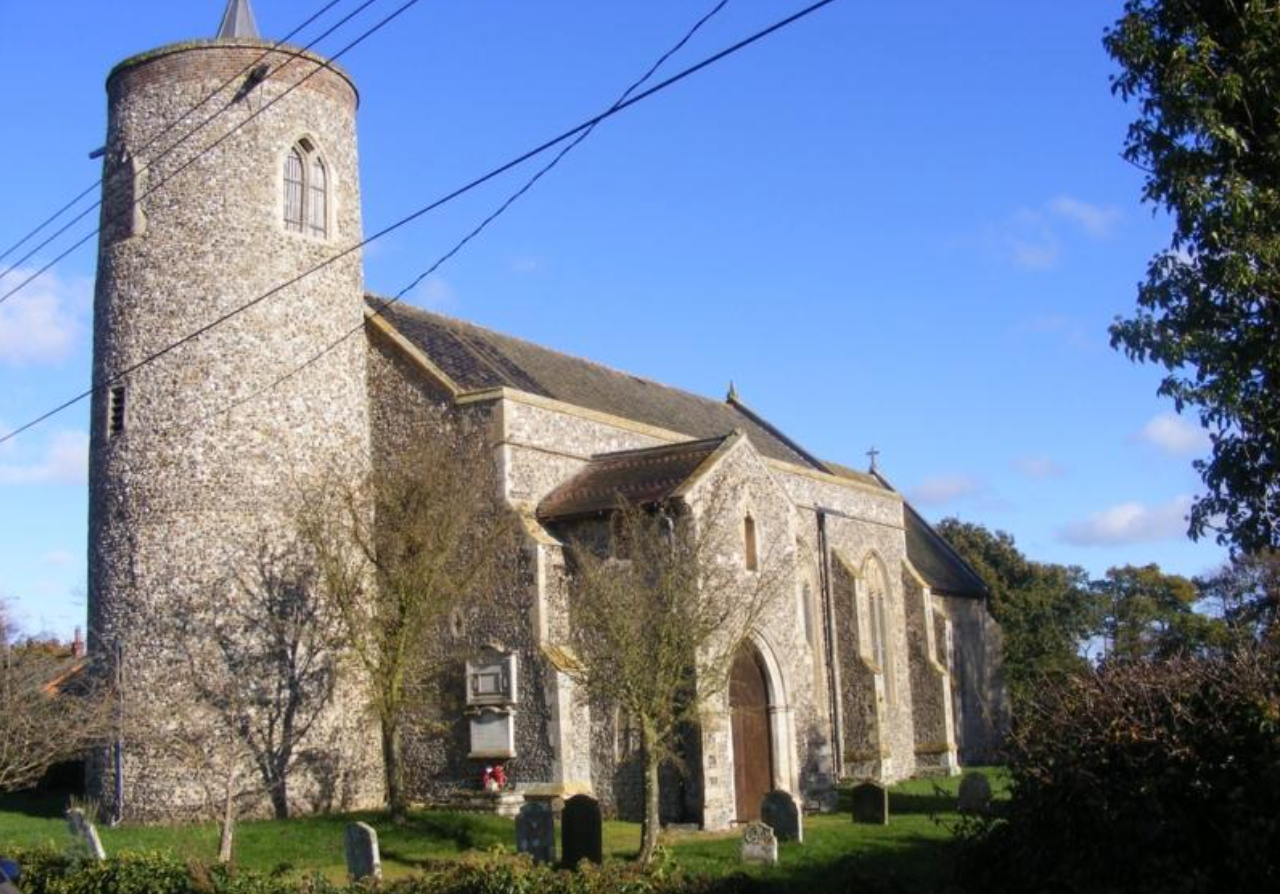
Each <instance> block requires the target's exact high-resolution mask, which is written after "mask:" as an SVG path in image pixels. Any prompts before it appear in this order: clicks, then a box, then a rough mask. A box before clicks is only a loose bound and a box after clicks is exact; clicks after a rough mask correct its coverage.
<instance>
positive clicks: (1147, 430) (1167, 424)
mask: <svg viewBox="0 0 1280 894" xmlns="http://www.w3.org/2000/svg"><path fill="white" fill-rule="evenodd" d="M1137 437H1138V439H1139V440H1142V441H1146V442H1147V443H1148V444H1154V445H1155V446H1156V447H1159V448H1160V449H1161V450H1163V451H1164V452H1165V453H1169V454H1172V455H1173V456H1185V455H1187V454H1189V453H1200V452H1203V451H1205V450H1208V449H1209V435H1208V434H1207V433H1206V432H1205V430H1204V429H1202V428H1200V427H1199V426H1198V425H1195V424H1194V423H1191V422H1188V421H1187V420H1186V419H1184V418H1182V417H1181V416H1179V415H1178V414H1177V413H1161V414H1160V415H1159V416H1153V417H1152V418H1151V419H1150V421H1148V422H1147V424H1146V425H1144V426H1143V427H1142V431H1140V432H1138V435H1137Z"/></svg>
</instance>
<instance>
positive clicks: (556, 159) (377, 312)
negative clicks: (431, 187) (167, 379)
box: [194, 0, 729, 425]
mask: <svg viewBox="0 0 1280 894" xmlns="http://www.w3.org/2000/svg"><path fill="white" fill-rule="evenodd" d="M728 2H729V0H720V2H719V3H717V4H716V5H715V6H714V7H712V9H711V11H710V12H708V13H707V14H706V15H704V16H703V17H702V18H700V19H698V21H697V22H695V23H694V25H693V27H692V28H690V29H689V30H688V31H687V32H686V33H685V35H684V36H683V37H682V38H680V40H679V41H678V42H677V43H676V45H675V46H673V47H672V48H671V49H669V50H667V52H665V53H663V54H662V56H660V57H659V58H658V61H656V62H655V63H653V65H651V66H650V67H649V70H648V71H646V72H645V73H644V74H643V75H641V77H640V78H639V79H638V80H636V81H635V82H633V83H632V84H631V85H630V86H629V87H627V89H626V90H624V91H623V92H622V95H621V96H619V97H618V99H617V100H616V101H615V102H614V104H613V105H612V106H610V107H609V111H608V112H606V113H605V115H603V116H600V117H598V118H596V119H595V120H593V121H592V122H591V123H590V124H588V125H587V126H586V127H585V128H583V129H582V130H581V131H580V132H578V135H577V136H576V137H574V138H573V139H572V140H571V141H570V142H569V143H568V144H567V145H565V146H563V147H562V148H561V149H560V151H559V152H557V153H556V154H555V156H553V157H552V159H551V161H549V162H547V163H546V164H545V165H543V166H542V167H541V168H539V169H538V170H537V171H536V172H535V173H534V174H533V176H532V177H530V178H529V179H528V180H526V181H525V182H524V184H523V185H522V186H521V187H520V188H519V189H517V190H516V191H515V192H513V193H512V194H511V195H510V196H508V197H507V198H506V200H505V201H503V202H502V204H501V205H499V206H498V207H497V208H496V209H494V211H493V212H492V213H490V214H489V216H488V217H486V218H485V219H484V220H482V221H480V223H479V224H477V225H476V226H475V227H474V228H473V229H472V230H471V231H470V232H469V233H467V235H465V236H463V237H462V238H461V239H460V240H458V242H456V243H455V244H454V246H453V247H452V248H450V249H449V250H448V251H447V252H445V253H444V254H443V255H441V256H440V257H439V258H437V259H436V261H435V263H433V264H432V265H431V266H429V267H427V269H425V270H423V271H422V272H421V273H419V274H418V275H417V276H416V277H414V279H413V280H412V281H411V282H410V283H409V284H408V285H406V286H405V287H404V288H403V289H401V290H400V291H398V292H396V293H395V295H393V296H392V297H391V298H388V299H381V300H380V302H379V304H378V307H377V308H375V309H374V311H373V316H375V317H378V316H382V313H383V311H385V310H387V309H388V308H390V307H391V306H392V305H394V304H397V303H399V301H400V300H401V299H402V298H404V296H405V295H407V294H408V293H409V292H411V291H413V289H414V288H415V287H416V286H417V285H418V283H420V282H422V281H423V280H424V279H426V278H427V277H428V276H430V275H431V274H433V273H435V272H436V271H437V270H439V269H440V268H441V267H442V266H444V264H445V263H446V262H448V261H449V260H450V259H451V258H452V257H453V256H454V255H456V254H457V253H458V252H460V251H462V249H463V248H464V247H466V245H467V243H469V242H470V241H471V240H472V239H474V238H476V237H477V236H479V235H480V234H481V233H482V232H483V231H484V230H485V228H487V227H488V226H489V224H491V223H493V222H494V221H495V220H497V219H498V218H499V217H501V216H502V214H503V213H505V212H506V210H507V209H508V208H510V207H511V206H512V205H514V204H515V203H516V202H517V201H518V200H519V199H520V198H521V197H522V196H523V195H524V194H525V193H527V192H528V191H529V190H530V189H532V188H533V186H534V184H536V183H537V182H538V181H539V180H541V179H542V178H543V177H544V176H545V175H546V174H547V173H549V172H550V171H551V169H552V168H554V167H555V166H556V165H558V164H559V163H560V161H561V160H562V159H563V158H564V157H565V156H566V155H568V154H569V153H570V152H572V151H573V150H574V149H575V148H576V147H577V146H578V145H579V144H580V143H582V141H583V140H585V139H586V138H587V137H589V136H591V133H592V131H594V130H595V129H596V126H597V125H599V124H600V122H601V121H603V120H604V119H605V117H607V116H608V115H610V114H612V113H614V112H616V111H617V110H618V109H619V108H620V107H621V106H622V104H623V103H625V102H626V101H627V100H628V99H629V98H630V97H631V95H632V94H633V93H635V92H636V91H637V90H639V89H640V88H641V87H643V86H644V85H645V84H646V83H647V82H648V81H649V79H650V78H652V77H653V75H654V74H655V73H656V72H657V71H658V69H659V68H661V67H662V65H663V64H664V63H665V62H666V61H667V60H668V59H670V58H671V57H672V56H673V55H675V54H676V53H677V52H679V51H680V50H681V49H682V48H683V47H684V45H685V44H687V43H688V42H689V41H690V40H692V39H693V36H694V35H695V34H697V33H698V31H699V30H701V29H702V26H703V25H705V24H706V23H707V22H709V21H710V20H711V19H712V18H713V17H715V15H716V14H717V13H719V12H720V10H722V9H724V7H725V5H726V4H727V3H728ZM548 148H549V147H548ZM364 326H365V321H364V320H361V321H360V323H359V324H358V325H356V326H354V327H352V328H351V329H349V330H347V331H346V332H344V333H343V334H342V335H340V336H339V337H338V338H337V339H335V340H334V341H332V342H330V343H329V344H328V345H326V346H325V347H323V348H321V349H320V350H319V351H318V352H317V353H315V354H313V355H312V356H311V357H309V358H308V359H307V360H305V361H304V362H303V363H302V364H300V365H299V366H296V367H294V368H293V369H291V370H289V371H288V372H286V373H284V374H283V375H281V376H279V377H278V378H276V379H274V380H272V381H271V382H269V383H268V384H267V385H266V386H264V387H262V388H260V389H258V390H257V391H254V392H251V393H250V394H248V395H246V396H244V397H242V398H240V399H239V400H236V401H233V402H231V403H230V404H228V405H227V406H225V407H223V408H221V409H219V410H216V411H214V412H213V413H210V414H209V415H208V416H206V417H203V418H201V419H198V420H195V423H194V424H197V425H198V424H200V423H201V422H204V421H205V420H206V419H212V418H214V417H216V416H221V415H223V414H225V413H230V412H233V411H234V410H236V409H238V408H239V407H241V406H243V405H244V404H247V403H249V402H250V401H252V400H255V399H257V398H258V397H261V396H262V395H263V394H265V393H266V392H268V391H271V390H272V389H274V388H276V387H277V386H279V385H282V384H284V383H285V382H287V381H288V380H289V379H292V378H293V377H294V376H296V375H298V374H299V373H301V372H302V371H303V370H305V369H307V368H309V367H311V366H313V365H314V364H316V363H318V362H319V361H320V359H321V358H323V357H325V356H326V355H328V354H329V353H331V352H332V351H334V350H335V349H336V348H337V347H338V346H339V345H341V344H342V343H343V342H345V341H346V340H347V339H349V338H351V337H352V336H353V335H356V334H357V333H359V332H361V331H362V330H363V329H364Z"/></svg>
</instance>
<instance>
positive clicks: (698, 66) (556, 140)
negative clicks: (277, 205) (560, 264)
mask: <svg viewBox="0 0 1280 894" xmlns="http://www.w3.org/2000/svg"><path fill="white" fill-rule="evenodd" d="M834 2H835V0H817V2H815V3H812V4H810V5H809V6H806V7H804V8H803V9H801V10H800V11H798V12H795V13H792V14H791V15H789V16H787V17H786V18H784V19H780V20H778V21H777V22H774V23H773V24H772V25H769V26H767V27H765V28H762V29H760V30H759V31H756V32H755V33H753V34H751V35H750V36H748V37H745V38H743V39H742V40H739V41H738V42H737V43H734V44H731V45H730V46H728V47H725V48H724V49H722V50H720V51H718V52H716V53H713V54H712V55H710V56H707V57H706V58H704V59H703V60H702V61H700V62H697V63H695V64H693V65H690V66H689V67H687V68H684V69H682V70H681V71H679V72H677V73H676V74H674V75H672V76H671V77H669V78H666V79H665V80H663V81H660V82H658V83H657V84H654V85H653V86H652V87H649V88H648V89H646V90H644V91H642V92H640V93H637V94H634V95H633V96H631V97H630V98H628V99H627V100H625V101H623V102H619V103H615V104H614V105H613V106H612V107H610V108H609V109H607V110H606V111H604V112H601V113H600V114H598V115H596V116H594V117H592V118H588V119H587V120H586V121H584V122H582V123H581V124H579V125H577V126H576V127H572V128H570V129H569V130H566V131H564V132H563V133H561V134H560V135H559V136H556V137H552V138H551V139H549V140H547V141H546V142H544V143H542V144H540V145H539V146H536V147H535V148H533V149H530V150H529V151H527V152H525V153H523V154H522V155H519V156H517V157H516V158H514V159H512V160H511V161H508V162H506V163H504V164H502V165H500V166H498V167H496V168H494V169H492V170H490V171H489V172H488V173H486V174H483V175H481V176H479V177H477V178H476V179H474V180H472V181H471V182H470V183H467V184H466V185H464V186H460V187H458V188H457V189H455V190H453V191H452V192H450V193H447V194H446V195H444V196H441V197H440V198H438V199H436V200H434V201H432V202H430V203H429V204H426V205H423V206H422V207H421V208H419V209H417V210H416V211H413V212H411V213H409V214H407V215H405V216H404V217H402V218H400V219H399V220H397V221H395V222H394V223H391V224H389V225H387V226H385V227H383V228H382V229H381V230H379V231H378V232H376V233H374V234H373V235H372V236H369V237H367V238H365V239H364V240H362V241H360V242H357V243H355V244H354V245H352V246H350V247H348V248H345V249H343V250H342V251H340V252H338V253H337V254H335V255H332V256H331V257H329V258H328V259H326V260H324V261H321V262H320V263H318V264H315V265H314V266H312V267H309V268H308V269H307V270H304V271H303V272H302V273H299V274H298V275H297V276H294V277H292V278H291V279H289V280H286V281H285V282H283V283H280V284H279V285H276V286H273V287H272V288H271V289H269V290H267V291H266V292H263V293H262V294H261V295H259V296H257V297H256V298H253V299H250V300H249V301H247V302H245V303H244V304H241V305H240V306H238V307H236V308H234V309H232V310H230V311H228V312H227V313H225V314H223V315H222V316H220V317H218V318H217V319H215V320H212V321H211V322H209V323H206V324H204V325H203V326H200V327H199V328H198V329H196V330H195V331H193V332H191V333H189V334H187V335H185V336H183V337H182V338H180V339H178V340H177V341H176V342H173V343H172V344H170V345H168V346H166V347H164V348H161V349H160V350H158V351H155V352H154V353H152V354H149V355H147V356H146V357H143V358H142V359H141V360H138V361H137V362H135V363H133V364H131V365H130V366H128V367H126V368H125V369H123V370H121V371H120V372H118V373H116V374H115V375H114V376H111V377H109V378H107V379H106V380H105V381H104V382H101V383H99V384H98V385H93V386H90V387H89V388H88V389H86V390H84V391H82V392H80V393H79V394H77V395H75V396H74V397H71V398H69V399H68V400H66V401H63V402H62V403H61V404H58V405H57V406H55V407H53V408H51V409H49V410H47V411H46V412H44V413H42V414H40V415H39V416H37V417H35V418H34V419H32V420H30V421H28V422H25V423H23V424H22V425H21V426H19V427H18V428H16V429H14V430H13V431H11V432H9V433H8V434H5V435H3V436H0V444H3V443H5V442H6V441H9V440H12V439H13V438H15V437H17V436H18V435H20V434H22V433H23V432H25V431H27V430H29V429H31V428H33V427H35V426H37V425H39V424H40V423H41V422H44V421H46V420H47V419H50V418H52V417H53V416H56V415H57V414H59V413H61V412H63V411H64V410H66V409H67V408H69V407H72V406H74V405H75V404H78V403H79V402H80V401H82V400H84V399H85V398H86V397H89V396H90V395H92V394H93V393H95V392H96V391H102V390H104V389H106V388H108V387H110V386H111V385H113V384H115V383H116V382H118V381H120V380H121V379H124V378H127V377H128V376H130V375H132V374H133V373H134V372H137V371H138V370H139V369H141V368H142V367H144V366H147V365H148V364H151V363H154V362H155V361H156V360H159V359H160V358H161V357H164V356H165V355H167V354H170V353H172V352H173V351H175V350H177V349H178V348H179V347H181V346H182V345H184V344H186V343H187V342H190V341H194V340H195V339H197V338H199V337H200V336H202V335H204V334H205V333H206V332H208V331H209V330H211V329H213V328H214V327H216V326H220V325H221V324H222V323H224V322H226V321H227V320H229V319H231V318H232V317H235V316H237V315H239V314H241V313H243V312H244V311H246V310H248V309H250V308H251V307H254V306H255V305H258V304H260V303H262V302H263V301H265V300H266V299H268V298H270V297H271V296H272V295H275V294H277V293H279V292H281V291H282V290H284V289H286V288H288V287H290V286H292V285H295V284H296V283H298V282H301V281H302V280H303V279H306V278H307V277H309V276H311V275H312V274H315V273H317V272H319V271H320V270H323V269H325V268H326V267H329V266H330V265H332V264H334V263H336V262H337V261H339V260H341V259H342V258H345V257H347V256H348V255H350V254H351V253H352V252H355V251H359V250H360V249H361V248H363V247H364V246H366V245H369V244H371V243H373V242H376V241H377V240H379V239H381V238H383V237H384V236H387V235H388V234H390V233H393V232H395V231H396V230H398V229H400V228H401V227H404V226H406V225H408V224H409V223H412V222H413V221H415V220H417V219H418V218H420V217H422V216H424V215H425V214H428V213H429V212H431V211H433V210H435V209H436V208H439V207H440V206H441V205H444V204H446V203H447V202H451V201H453V200H454V199H457V198H458V197H459V196H462V195H464V194H465V193H468V192H471V191H472V190H474V189H475V188H476V187H478V186H481V185H482V184H484V183H487V182H489V181H490V180H492V179H494V178H495V177H498V176H500V175H501V174H504V173H506V172H507V171H509V170H511V169H512V168H515V167H517V166H519V165H521V164H523V163H524V162H526V161H528V160H529V159H531V158H533V157H534V156H537V155H541V154H542V153H543V152H545V151H547V150H548V149H550V148H552V147H553V146H557V145H559V144H560V143H563V142H564V141H565V140H569V139H572V138H573V137H575V136H577V135H578V134H579V133H581V132H582V131H584V130H587V129H588V128H592V127H594V126H595V125H597V124H599V123H600V122H601V121H604V120H606V119H608V118H612V117H613V116H614V115H617V114H619V113H620V112H623V111H625V110H626V109H629V108H631V107H632V106H634V105H636V104H638V103H641V102H644V101H645V100H646V99H649V98H650V97H652V96H654V95H656V94H658V93H661V92H663V91H664V90H667V89H669V88H670V87H673V86H675V85H676V84H678V83H680V82H681V81H683V80H685V79H686V78H689V77H691V76H693V75H695V74H697V73H698V72H700V71H702V70H703V69H705V68H708V67H710V66H712V65H715V64H716V63H717V62H720V61H721V60H723V59H725V58H727V57H729V56H732V55H734V54H735V53H738V52H741V51H742V50H744V49H746V48H747V47H749V46H751V45H752V44H755V43H757V42H758V41H761V40H763V39H764V38H766V37H768V36H769V35H771V34H773V33H775V32H777V31H780V30H782V29H783V28H786V27H788V26H789V25H792V24H794V23H796V22H798V21H800V20H801V19H804V18H806V17H808V16H810V15H812V14H813V13H815V12H817V11H818V10H819V9H822V8H823V7H824V6H828V5H830V4H831V3H834ZM362 325H363V324H362Z"/></svg>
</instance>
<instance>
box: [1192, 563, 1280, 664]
mask: <svg viewBox="0 0 1280 894" xmlns="http://www.w3.org/2000/svg"><path fill="white" fill-rule="evenodd" d="M1196 588H1197V589H1198V590H1199V591H1200V598H1201V600H1202V601H1203V602H1205V603H1208V604H1209V605H1211V606H1213V607H1214V608H1215V609H1216V611H1217V614H1218V616H1219V617H1221V618H1222V619H1223V621H1224V622H1225V623H1226V625H1227V627H1228V629H1229V630H1230V631H1231V633H1232V636H1233V638H1235V639H1237V640H1239V641H1243V642H1249V641H1263V640H1268V639H1271V640H1275V639H1280V624H1277V623H1276V622H1277V620H1280V552H1277V551H1275V550H1267V551H1265V552H1260V553H1254V554H1251V555H1241V556H1234V557H1233V558H1232V559H1231V560H1230V561H1228V562H1227V563H1226V564H1225V565H1223V566H1222V567H1221V568H1220V569H1218V570H1217V571H1216V572H1214V573H1213V574H1212V575H1210V576H1208V577H1204V578H1197V579H1196Z"/></svg>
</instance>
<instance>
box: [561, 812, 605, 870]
mask: <svg viewBox="0 0 1280 894" xmlns="http://www.w3.org/2000/svg"><path fill="white" fill-rule="evenodd" d="M560 859H561V860H563V861H564V865H565V866H568V867H570V868H573V867H575V866H577V865H578V862H579V861H581V860H590V861H591V862H592V863H603V862H604V816H603V814H601V812H600V802H599V801H597V800H596V799H595V798H593V797H591V796H590V795H574V796H573V797H572V798H570V799H569V800H567V801H565V802H564V810H563V811H562V812H561V814H560Z"/></svg>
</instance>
